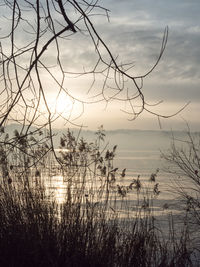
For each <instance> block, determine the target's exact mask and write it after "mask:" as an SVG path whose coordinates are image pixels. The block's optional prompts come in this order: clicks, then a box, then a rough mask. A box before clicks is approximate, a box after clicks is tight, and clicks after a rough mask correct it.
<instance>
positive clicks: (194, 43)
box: [85, 0, 200, 130]
mask: <svg viewBox="0 0 200 267" xmlns="http://www.w3.org/2000/svg"><path fill="white" fill-rule="evenodd" d="M101 2H102V3H103V4H104V6H105V7H107V8H108V9H110V11H111V12H110V22H109V24H108V25H106V24H103V23H102V24H101V23H100V25H99V31H101V33H102V36H103V37H104V38H105V40H107V42H108V44H109V45H110V47H111V49H113V51H115V53H117V54H118V55H119V56H120V58H121V59H122V60H125V61H126V60H127V59H129V60H130V59H131V60H132V61H133V62H134V65H135V68H134V71H135V72H136V73H143V72H145V71H146V70H148V68H149V67H150V66H151V65H152V64H153V63H154V62H155V61H156V58H157V56H158V54H159V49H160V45H161V41H162V34H163V32H164V29H165V27H166V26H168V27H169V37H168V42H167V47H166V50H165V52H164V55H163V57H162V59H161V61H160V63H159V65H158V66H157V68H156V69H155V70H154V72H153V73H151V74H150V75H149V76H148V78H147V79H146V80H144V94H145V96H146V97H147V99H148V100H149V101H150V102H151V101H152V103H153V102H154V101H155V102H156V101H159V100H163V103H162V104H160V105H159V106H157V107H156V109H155V111H157V112H159V113H161V114H163V115H170V114H173V113H174V112H176V111H178V110H179V109H181V108H182V107H183V106H184V105H185V104H186V103H188V102H190V104H189V105H188V106H187V108H186V109H185V110H184V111H182V112H181V113H180V114H178V115H177V116H175V117H172V118H170V119H161V126H162V128H163V129H165V130H167V129H169V130H170V129H173V130H175V129H178V130H183V129H185V128H186V122H187V123H189V125H190V127H191V129H193V130H200V116H199V114H200V83H199V80H200V45H199V44H200V19H199V14H200V2H199V1H198V0H197V1H194V0H192V1H185V0H173V1H172V0H169V1H165V0H127V1H120V0H119V1H118V0H114V1H112V0H108V1H101ZM119 106H120V104H119V103H110V104H109V105H108V107H107V108H106V110H100V109H99V112H97V113H96V116H95V117H94V116H93V114H94V113H93V112H92V113H90V114H88V113H85V115H86V116H88V121H89V124H90V125H92V124H93V125H97V124H98V123H100V122H101V121H103V122H102V124H104V126H105V128H129V129H135V128H140V129H159V123H158V121H157V118H156V117H153V116H150V115H148V114H142V116H140V117H138V118H137V119H136V120H134V121H129V119H130V118H129V116H128V115H127V114H124V113H123V112H119ZM92 108H94V107H92ZM93 111H94V112H95V108H94V110H93Z"/></svg>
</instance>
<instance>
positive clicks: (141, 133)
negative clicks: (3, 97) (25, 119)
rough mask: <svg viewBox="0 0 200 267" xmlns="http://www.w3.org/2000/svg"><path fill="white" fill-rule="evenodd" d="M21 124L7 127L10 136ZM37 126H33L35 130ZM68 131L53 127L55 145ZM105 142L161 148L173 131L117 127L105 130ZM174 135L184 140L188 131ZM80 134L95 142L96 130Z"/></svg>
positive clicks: (131, 147)
mask: <svg viewBox="0 0 200 267" xmlns="http://www.w3.org/2000/svg"><path fill="white" fill-rule="evenodd" d="M20 129H21V126H20V125H17V124H11V125H8V126H7V127H6V129H5V131H6V133H8V134H9V135H10V136H12V135H13V132H14V130H18V131H20ZM35 129H36V128H35V127H31V128H30V130H31V131H34V130H35ZM71 131H73V133H74V135H75V136H78V134H79V132H80V130H79V129H73V128H72V129H71ZM66 132H67V129H53V133H54V134H55V136H54V143H55V147H59V144H60V137H61V136H62V135H63V134H65V133H66ZM105 134H106V136H105V143H109V147H112V146H114V145H117V146H118V149H119V150H159V149H166V148H169V147H170V143H171V140H172V139H171V137H172V132H170V131H162V130H160V131H152V130H130V129H117V130H112V131H105ZM173 135H174V137H175V138H176V139H180V140H184V139H185V138H186V135H187V133H186V132H184V131H175V132H173ZM80 136H81V137H83V138H84V139H86V140H87V141H89V142H93V141H94V140H95V138H96V136H95V131H91V130H82V131H81V133H80Z"/></svg>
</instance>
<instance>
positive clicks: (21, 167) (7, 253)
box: [0, 128, 193, 267]
mask: <svg viewBox="0 0 200 267" xmlns="http://www.w3.org/2000/svg"><path fill="white" fill-rule="evenodd" d="M104 135H105V134H104V132H103V129H102V128H101V129H99V131H98V132H97V135H96V137H97V138H96V140H95V141H94V142H93V143H87V142H86V141H84V140H83V139H81V138H75V137H74V136H73V134H72V133H71V132H70V131H68V132H67V134H66V135H64V136H63V137H62V138H61V142H60V144H61V147H60V153H57V154H54V155H53V156H55V157H56V160H54V158H53V156H52V154H53V153H55V151H54V152H52V151H50V150H49V149H48V142H47V140H46V137H43V133H42V132H39V133H38V136H37V137H36V134H31V135H28V136H27V135H26V136H22V135H20V133H18V132H17V131H15V133H14V136H13V137H12V139H9V140H11V141H9V142H8V137H7V135H6V134H5V133H4V131H3V130H2V133H1V140H2V143H1V146H0V150H1V153H0V167H1V175H0V176H1V183H0V266H144V267H145V266H148V267H149V266H193V263H192V259H191V256H192V251H191V249H190V248H189V237H188V229H187V226H185V228H184V229H183V231H182V236H181V237H179V239H177V238H176V236H175V235H174V233H173V226H172V227H171V228H170V231H169V233H168V234H167V233H162V231H161V229H158V227H157V226H156V223H155V218H154V216H153V211H152V205H153V199H154V198H156V197H158V195H159V190H158V184H157V183H156V174H157V173H155V174H153V175H151V176H150V181H149V184H150V186H149V187H148V190H147V189H144V186H143V184H142V182H141V181H140V178H139V177H137V178H136V179H133V180H132V181H131V183H129V184H127V185H126V184H124V183H122V182H121V183H120V181H123V179H124V177H125V176H126V170H125V169H124V170H119V169H118V168H114V166H113V160H114V157H115V151H116V146H115V147H114V148H113V149H112V150H107V149H105V148H104V149H102V150H101V149H100V147H101V143H102V141H103V139H104ZM55 174H60V175H62V177H63V179H64V180H65V184H66V191H65V197H64V199H63V201H62V203H61V204H59V203H58V202H57V200H56V197H55V194H54V192H53V191H51V190H49V188H48V186H47V185H48V180H49V182H50V180H51V176H53V175H55ZM146 188H147V187H146ZM129 194H134V195H135V196H136V201H135V204H134V207H132V208H131V207H129V206H128V204H127V202H126V198H127V196H128V195H129ZM122 207H123V208H124V207H126V210H127V211H128V212H127V213H123V212H122ZM133 210H134V213H131V211H133ZM166 236H167V237H166Z"/></svg>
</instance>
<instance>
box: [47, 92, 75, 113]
mask: <svg viewBox="0 0 200 267" xmlns="http://www.w3.org/2000/svg"><path fill="white" fill-rule="evenodd" d="M73 104H74V101H73V99H72V98H70V97H69V96H68V95H66V94H64V93H61V94H60V95H59V96H58V97H55V96H51V98H50V101H49V105H48V106H49V109H50V111H51V113H52V114H56V115H61V116H68V115H69V114H70V112H71V110H72V108H73Z"/></svg>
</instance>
